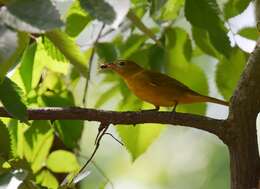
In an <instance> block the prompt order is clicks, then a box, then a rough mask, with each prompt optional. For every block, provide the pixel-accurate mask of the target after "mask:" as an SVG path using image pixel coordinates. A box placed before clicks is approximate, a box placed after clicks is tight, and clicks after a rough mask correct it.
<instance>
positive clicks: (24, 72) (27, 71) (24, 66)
mask: <svg viewBox="0 0 260 189" xmlns="http://www.w3.org/2000/svg"><path fill="white" fill-rule="evenodd" d="M36 48H37V45H36V44H35V43H33V44H32V45H30V46H29V47H27V49H26V50H25V52H24V54H23V56H22V58H21V62H20V67H19V69H18V71H17V72H18V73H17V74H19V76H20V78H21V82H22V86H23V87H24V89H25V91H26V92H27V93H29V91H30V90H31V89H32V83H33V80H37V82H35V83H38V81H39V79H40V75H39V76H36V75H34V74H33V72H34V71H35V70H36V69H37V68H35V66H34V57H35V52H36ZM34 68H35V69H34ZM33 76H34V78H33ZM37 78H38V79H37Z"/></svg>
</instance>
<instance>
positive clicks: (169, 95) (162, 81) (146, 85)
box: [101, 60, 229, 111]
mask: <svg viewBox="0 0 260 189" xmlns="http://www.w3.org/2000/svg"><path fill="white" fill-rule="evenodd" d="M101 68H102V69H111V70H113V71H115V72H117V73H118V74H119V75H120V76H121V77H122V78H123V79H124V81H125V82H126V84H127V86H128V87H129V89H130V90H131V91H132V92H133V93H134V94H135V95H136V96H137V97H139V98H140V99H142V100H144V101H146V102H149V103H151V104H153V105H154V106H155V107H156V110H158V109H159V107H160V106H165V107H172V106H173V107H174V109H173V111H175V109H176V106H177V105H178V104H190V103H198V102H212V103H217V104H222V105H225V106H229V103H228V102H226V101H223V100H219V99H216V98H212V97H209V96H204V95H201V94H199V93H197V92H195V91H193V90H191V89H190V88H189V87H187V86H186V85H184V84H182V83H181V82H179V81H178V80H176V79H174V78H171V77H169V76H167V75H165V74H162V73H158V72H153V71H150V70H145V69H144V68H142V67H141V66H139V65H138V64H136V63H135V62H133V61H130V60H117V61H115V62H113V63H109V64H103V65H101Z"/></svg>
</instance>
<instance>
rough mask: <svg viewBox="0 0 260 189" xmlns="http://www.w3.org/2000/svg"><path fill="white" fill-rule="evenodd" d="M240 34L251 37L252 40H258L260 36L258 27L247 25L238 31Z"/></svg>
mask: <svg viewBox="0 0 260 189" xmlns="http://www.w3.org/2000/svg"><path fill="white" fill-rule="evenodd" d="M238 34H239V35H241V36H242V37H245V38H248V39H251V40H257V39H258V37H259V33H258V32H257V29H256V28H255V27H252V28H250V27H247V28H243V29H241V30H240V31H238Z"/></svg>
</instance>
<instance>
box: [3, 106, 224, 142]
mask: <svg viewBox="0 0 260 189" xmlns="http://www.w3.org/2000/svg"><path fill="white" fill-rule="evenodd" d="M28 115H29V120H88V121H99V122H107V123H111V124H140V123H161V124H173V125H179V126H188V127H193V128H197V129H201V130H204V131H208V132H210V133H213V134H215V135H217V136H218V137H220V138H221V139H222V140H223V138H224V137H225V135H226V133H227V131H226V129H227V128H226V127H225V125H226V124H225V123H226V121H225V120H219V119H214V118H209V117H205V116H200V115H192V114H187V113H176V112H175V113H172V112H157V111H150V110H143V111H139V112H116V111H104V110H96V109H88V108H79V107H70V108H60V107H47V108H38V109H28ZM0 117H12V116H11V115H10V114H9V113H8V112H7V111H6V110H5V109H4V108H3V107H0Z"/></svg>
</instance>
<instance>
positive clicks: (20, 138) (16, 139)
mask: <svg viewBox="0 0 260 189" xmlns="http://www.w3.org/2000/svg"><path fill="white" fill-rule="evenodd" d="M27 127H28V126H27V125H25V124H24V123H19V122H18V120H15V119H11V120H10V122H9V123H8V130H9V132H10V139H11V154H12V157H19V158H23V152H24V149H23V148H24V135H23V134H24V131H25V130H26V129H27Z"/></svg>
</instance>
